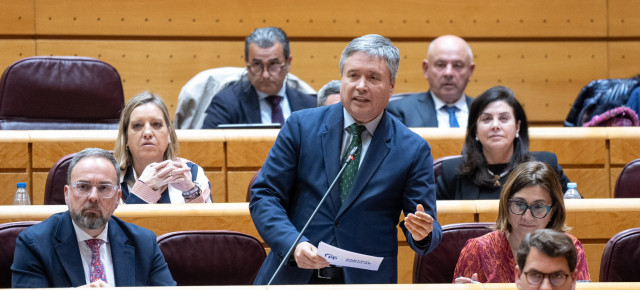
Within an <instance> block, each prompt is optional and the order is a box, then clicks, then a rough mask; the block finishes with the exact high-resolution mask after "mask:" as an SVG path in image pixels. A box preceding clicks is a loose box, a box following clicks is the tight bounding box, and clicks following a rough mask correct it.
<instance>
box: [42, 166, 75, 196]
mask: <svg viewBox="0 0 640 290" xmlns="http://www.w3.org/2000/svg"><path fill="white" fill-rule="evenodd" d="M75 155H76V154H75V153H71V154H69V155H67V156H64V157H62V158H60V160H58V162H56V164H55V165H53V167H51V169H49V174H48V175H47V183H46V184H45V186H44V204H65V202H64V186H65V185H66V184H67V171H68V170H69V164H71V159H72V158H73V156H75Z"/></svg>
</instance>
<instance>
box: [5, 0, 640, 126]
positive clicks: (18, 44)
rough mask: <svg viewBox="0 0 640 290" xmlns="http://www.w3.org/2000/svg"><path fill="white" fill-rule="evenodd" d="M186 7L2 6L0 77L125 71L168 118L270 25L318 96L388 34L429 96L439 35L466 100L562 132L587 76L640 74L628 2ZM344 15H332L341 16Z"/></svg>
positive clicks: (408, 0) (408, 74)
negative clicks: (193, 82)
mask: <svg viewBox="0 0 640 290" xmlns="http://www.w3.org/2000/svg"><path fill="white" fill-rule="evenodd" d="M362 5H363V4H362V3H357V2H355V3H349V4H345V3H343V2H342V1H338V0H329V1H306V2H303V3H298V2H296V1H293V0H284V1H278V2H277V3H273V2H272V1H247V0H244V1H235V2H234V3H233V4H232V5H231V4H229V3H227V2H226V1H221V0H218V1H208V0H199V1H190V2H189V5H183V6H184V7H181V9H175V3H174V2H173V1H170V0H162V1H153V2H144V1H143V2H140V3H131V1H124V0H117V1H110V2H109V3H108V4H106V3H103V2H102V1H96V0H90V1H72V0H66V1H34V0H0V6H1V7H3V9H2V11H0V37H2V38H3V40H2V41H1V42H0V69H3V68H5V67H7V66H8V65H10V64H11V63H12V62H14V61H16V60H18V59H21V58H24V57H28V56H48V55H77V56H89V57H94V58H98V59H101V60H103V61H105V62H108V63H109V64H111V65H113V66H114V67H115V68H116V69H117V70H118V71H119V72H120V74H121V77H122V82H123V86H124V90H125V98H126V99H127V100H128V99H130V98H132V97H134V96H135V95H136V94H137V93H139V92H141V91H143V90H151V91H154V92H156V93H158V94H159V95H161V96H163V98H164V99H165V101H166V102H167V105H168V107H169V110H170V113H171V114H172V115H175V110H176V105H177V103H178V95H179V92H180V89H181V88H182V86H183V85H184V84H185V83H186V82H187V81H188V80H189V79H190V78H191V77H193V76H195V75H196V74H197V73H199V72H201V71H203V70H206V69H209V68H214V67H223V66H236V67H242V66H244V65H245V61H244V41H243V39H244V37H246V36H247V35H248V34H249V33H250V32H251V31H252V30H253V29H254V28H256V27H262V26H269V25H275V26H279V27H282V28H283V29H284V30H285V31H286V32H287V33H288V35H289V36H290V38H291V51H292V56H293V63H292V67H291V72H292V73H293V74H295V75H297V76H298V77H300V78H301V79H302V80H304V81H306V82H308V83H309V84H310V85H311V86H312V87H313V88H315V89H316V90H318V89H320V88H321V87H322V86H323V85H324V84H326V83H327V82H328V81H330V80H333V79H338V78H339V77H340V75H339V70H338V60H339V58H340V54H341V51H342V50H343V49H344V47H345V45H346V44H347V43H348V41H349V40H350V39H352V38H353V37H356V36H360V35H363V34H367V33H378V34H382V35H385V36H387V37H390V38H391V39H392V40H393V41H394V43H395V44H396V46H398V48H399V49H400V52H401V66H400V72H399V74H398V80H397V85H396V90H395V91H396V92H397V93H406V92H419V91H425V90H427V88H428V84H427V82H426V81H425V80H424V77H423V73H422V71H421V62H422V60H423V59H424V58H425V55H426V50H427V45H428V42H429V41H430V40H431V39H433V38H434V37H437V36H439V35H442V34H447V33H450V34H457V35H460V36H462V37H465V38H467V39H468V40H469V44H470V45H471V47H472V49H473V52H474V61H475V63H476V71H475V72H474V75H473V76H472V78H471V81H470V83H469V86H468V89H467V93H468V94H469V95H471V96H477V95H478V94H480V93H481V92H483V91H484V90H486V89H488V88H490V87H492V86H496V85H504V86H508V87H510V88H512V89H513V90H514V91H515V92H516V95H517V97H518V98H519V99H520V100H521V101H522V102H523V103H524V104H525V110H526V111H527V113H528V115H529V119H530V120H531V122H533V123H534V124H557V125H559V124H562V121H563V120H564V119H565V118H566V115H567V113H568V111H569V108H570V106H571V104H572V103H573V101H574V100H575V97H576V96H577V95H578V93H579V91H580V89H581V88H582V87H583V86H585V85H587V84H588V83H589V82H590V81H592V80H594V79H603V78H627V77H632V76H634V75H636V74H638V73H640V71H638V69H637V68H638V67H639V66H640V55H638V54H637V53H636V52H637V51H638V50H640V40H638V37H640V31H639V30H638V29H635V28H636V27H638V26H639V24H640V17H638V16H637V15H636V14H637V13H633V11H635V9H634V8H636V6H637V3H636V2H634V1H633V0H609V1H606V0H589V1H580V0H570V1H560V2H558V1H552V0H544V1H534V2H531V1H526V0H517V1H498V2H490V3H484V2H482V3H478V2H476V1H470V0H456V1H438V0H430V1H413V0H400V1H396V2H394V4H393V5H389V4H388V3H387V2H384V1H381V0H374V1H373V2H371V1H369V2H367V4H366V8H367V13H366V14H367V15H366V16H364V15H363V16H359V17H354V15H362V14H361V13H359V12H360V10H361V9H362ZM336 7H339V8H336Z"/></svg>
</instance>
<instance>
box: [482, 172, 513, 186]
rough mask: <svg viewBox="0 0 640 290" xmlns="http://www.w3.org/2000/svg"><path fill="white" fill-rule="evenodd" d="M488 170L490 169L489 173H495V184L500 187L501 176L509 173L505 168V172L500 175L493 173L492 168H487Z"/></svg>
mask: <svg viewBox="0 0 640 290" xmlns="http://www.w3.org/2000/svg"><path fill="white" fill-rule="evenodd" d="M487 171H489V174H491V175H493V178H494V180H495V181H494V182H493V186H495V187H498V186H500V178H502V177H504V176H505V175H507V172H509V170H508V169H507V170H505V171H504V172H502V173H500V175H498V174H495V173H493V171H491V169H489V168H487Z"/></svg>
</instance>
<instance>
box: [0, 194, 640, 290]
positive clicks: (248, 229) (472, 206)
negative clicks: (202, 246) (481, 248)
mask: <svg viewBox="0 0 640 290" xmlns="http://www.w3.org/2000/svg"><path fill="white" fill-rule="evenodd" d="M566 208H567V224H568V225H569V226H571V227H572V228H573V229H572V230H571V231H570V233H571V234H573V235H574V236H576V237H577V238H578V239H580V241H581V242H582V243H583V245H584V248H585V253H586V255H587V261H588V264H589V271H590V274H591V279H592V280H593V281H597V280H598V278H599V273H600V257H601V256H602V251H603V249H604V245H605V244H606V242H607V241H608V240H609V239H610V238H611V237H612V236H613V235H615V234H616V233H618V232H620V231H622V230H625V229H629V228H634V227H640V219H639V218H638V216H640V199H624V200H622V199H586V200H568V201H567V202H566ZM437 209H438V220H439V222H440V224H442V225H446V224H451V223H461V222H474V221H478V222H495V220H496V217H497V212H498V201H497V200H478V201H438V202H437ZM65 210H66V206H64V205H61V206H44V205H32V206H0V223H5V222H12V221H24V220H44V219H46V218H48V217H49V216H50V215H51V214H53V213H56V212H61V211H65ZM115 215H116V216H118V217H119V218H121V219H123V220H125V221H127V222H131V223H135V224H137V225H140V226H142V227H145V228H148V229H150V230H152V231H154V232H155V233H156V235H162V234H165V233H168V232H173V231H181V230H233V231H238V232H243V233H247V234H249V235H252V236H254V237H256V238H258V240H260V241H262V239H261V237H260V236H259V235H258V233H257V230H256V228H255V226H254V225H253V221H252V220H251V216H250V215H249V209H248V204H247V203H214V204H185V205H179V204H176V205H169V204H156V205H129V204H123V205H120V206H119V207H118V209H117V210H116V212H115ZM262 242H263V241H262ZM398 242H399V248H398V277H399V281H400V282H401V283H410V282H411V277H412V270H413V257H414V253H413V251H412V250H411V249H410V248H409V246H408V245H407V242H406V240H405V237H404V235H403V234H402V233H401V232H399V233H398ZM263 243H264V242H263ZM266 246H267V245H265V247H266Z"/></svg>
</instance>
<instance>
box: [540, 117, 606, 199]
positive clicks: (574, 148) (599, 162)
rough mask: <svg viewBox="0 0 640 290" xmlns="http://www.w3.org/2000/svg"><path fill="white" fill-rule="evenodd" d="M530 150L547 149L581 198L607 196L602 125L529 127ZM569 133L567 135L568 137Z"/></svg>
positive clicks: (604, 141) (604, 132)
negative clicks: (589, 126)
mask: <svg viewBox="0 0 640 290" xmlns="http://www.w3.org/2000/svg"><path fill="white" fill-rule="evenodd" d="M529 135H530V136H529V139H530V140H531V144H530V148H531V149H530V150H531V151H550V152H553V153H555V154H556V155H557V156H558V163H560V165H561V166H563V169H564V171H565V174H566V175H567V177H569V179H570V180H571V181H574V182H577V183H578V191H580V193H581V194H582V195H583V196H585V197H590V198H593V197H598V198H606V197H610V185H609V180H610V178H609V167H608V166H609V165H608V163H609V159H608V158H609V156H608V148H607V133H606V131H605V129H604V128H548V127H536V128H531V129H530V130H529ZM568 136H571V137H568Z"/></svg>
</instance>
